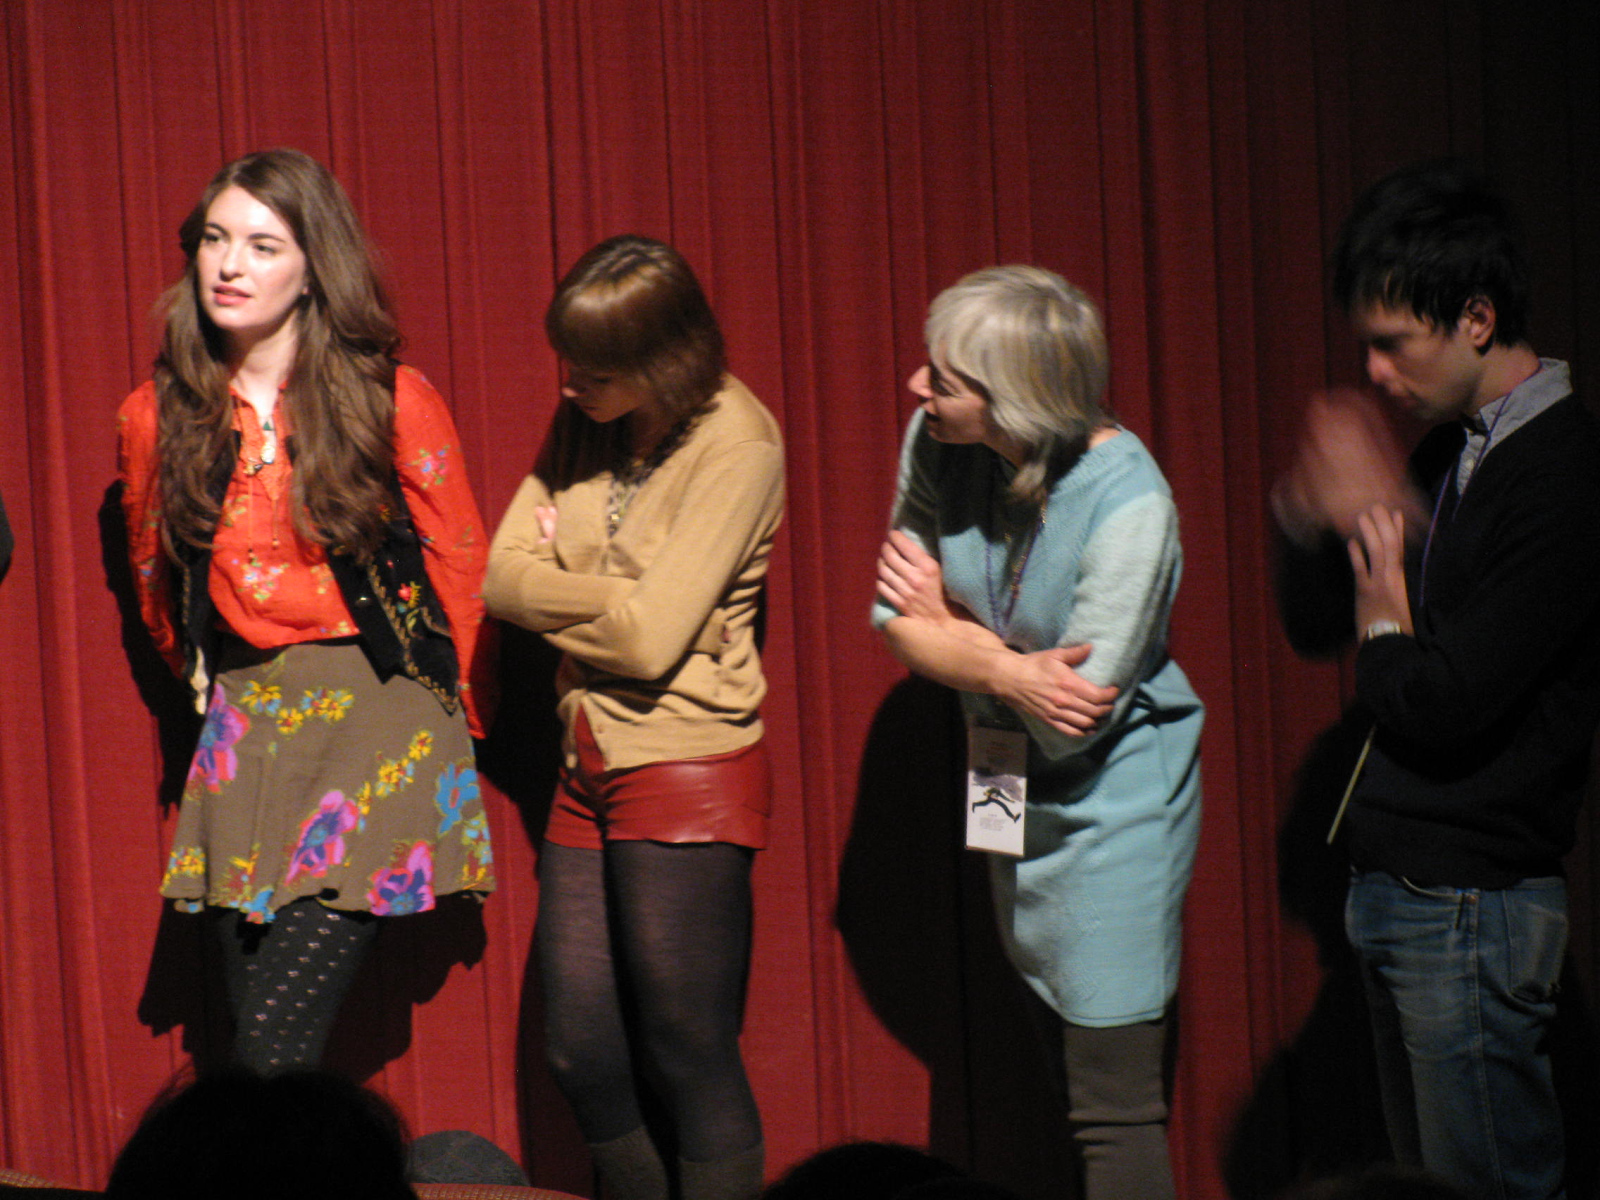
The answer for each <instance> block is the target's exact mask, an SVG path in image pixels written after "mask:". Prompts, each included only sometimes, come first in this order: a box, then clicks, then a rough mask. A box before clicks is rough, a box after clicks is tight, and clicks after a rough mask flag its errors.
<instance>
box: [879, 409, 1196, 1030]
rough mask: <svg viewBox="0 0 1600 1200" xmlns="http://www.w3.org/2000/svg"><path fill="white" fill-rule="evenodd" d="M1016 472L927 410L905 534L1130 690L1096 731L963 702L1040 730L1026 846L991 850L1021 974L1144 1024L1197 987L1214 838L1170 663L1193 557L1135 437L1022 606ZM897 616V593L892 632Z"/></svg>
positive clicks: (984, 613)
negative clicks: (1208, 848) (1003, 519)
mask: <svg viewBox="0 0 1600 1200" xmlns="http://www.w3.org/2000/svg"><path fill="white" fill-rule="evenodd" d="M1011 473H1012V468H1011V466H1010V464H1009V463H1007V462H1006V461H1005V460H1004V459H1002V458H1001V457H1000V456H999V455H997V454H995V453H994V452H993V451H992V450H989V449H988V448H987V447H984V446H948V445H944V444H941V443H940V442H937V441H935V440H934V439H933V438H932V437H931V436H929V435H928V434H927V432H926V431H925V430H924V428H923V417H922V414H921V413H920V412H919V413H918V414H917V415H916V416H915V417H914V418H913V419H912V422H911V425H910V428H909V429H908V430H907V433H906V442H905V449H904V451H903V452H902V455H901V464H900V483H899V491H898V495H897V498H896V501H895V510H894V518H893V523H894V525H895V526H896V527H897V528H899V529H901V530H904V531H905V532H906V533H908V534H910V535H911V536H913V537H915V538H917V539H918V540H919V541H920V542H921V543H922V544H923V546H924V547H925V548H926V549H927V550H928V551H929V552H930V553H932V554H933V555H935V556H936V557H937V558H938V559H939V560H940V563H941V566H942V568H943V572H944V582H945V588H946V590H947V591H948V592H949V594H950V595H951V596H952V597H953V598H954V599H956V600H957V601H959V602H960V603H961V604H962V605H964V606H965V607H966V608H967V609H968V610H970V611H971V612H972V614H973V615H974V616H976V617H977V618H978V619H979V620H981V621H982V622H983V623H984V624H985V625H987V626H988V627H989V628H990V629H993V630H995V631H996V632H997V633H999V634H1001V636H1002V637H1004V638H1005V640H1006V641H1007V643H1008V644H1009V645H1011V646H1013V647H1014V648H1016V649H1019V650H1024V651H1033V650H1043V649H1047V648H1049V647H1051V646H1070V645H1076V644H1078V643H1080V642H1089V643H1091V644H1092V645H1093V647H1094V651H1093V653H1092V654H1091V655H1090V657H1089V659H1088V660H1087V661H1086V662H1085V663H1084V664H1083V665H1082V666H1081V667H1079V668H1078V670H1079V673H1080V674H1082V675H1083V676H1084V677H1085V678H1086V679H1090V680H1092V681H1094V682H1096V683H1102V684H1114V685H1116V686H1117V687H1118V688H1120V689H1121V692H1120V694H1119V696H1118V698H1117V701H1116V705H1115V709H1114V711H1113V713H1112V715H1111V716H1110V717H1109V718H1108V719H1107V720H1106V721H1105V722H1103V723H1102V725H1101V726H1100V727H1099V728H1098V729H1096V730H1095V731H1094V733H1092V734H1090V735H1088V736H1085V737H1070V736H1067V735H1065V734H1062V733H1060V732H1058V731H1057V730H1055V729H1053V728H1050V727H1049V726H1046V725H1044V724H1043V723H1041V722H1038V721H1036V720H1033V719H1031V718H1027V719H1025V718H1022V717H1020V716H1019V715H1018V714H1016V713H1014V712H1012V711H1011V710H1010V709H1009V708H1007V707H1006V706H1005V705H1004V704H1002V703H1001V702H1000V701H998V700H996V699H994V698H993V697H990V696H980V695H973V694H970V693H963V694H962V703H963V705H964V707H965V709H966V711H967V714H968V717H969V719H976V720H979V721H982V722H984V723H987V724H998V725H1003V726H1009V727H1013V728H1025V729H1026V730H1027V733H1028V735H1029V752H1028V815H1027V827H1026V828H1027V835H1026V837H1027V840H1026V853H1025V856H1024V858H1023V859H1022V860H1021V861H1015V860H1012V859H1009V858H1003V857H1000V856H993V857H991V860H990V861H991V878H992V882H993V885H994V898H995V909H996V915H997V917H998V919H999V922H1000V932H1001V935H1002V938H1003V939H1004V941H1005V944H1006V949H1007V951H1008V953H1009V954H1010V956H1011V960H1012V962H1013V963H1014V964H1015V965H1016V967H1017V969H1018V970H1019V971H1021V972H1022V974H1023V976H1024V978H1026V979H1027V981H1028V982H1029V984H1030V985H1032V987H1033V988H1034V990H1035V991H1037V992H1038V993H1039V995H1040V996H1042V997H1043V998H1044V999H1045V1001H1046V1002H1047V1003H1049V1004H1050V1006H1051V1007H1052V1008H1054V1009H1055V1010H1056V1011H1057V1012H1058V1013H1060V1014H1061V1016H1062V1017H1064V1018H1065V1019H1067V1020H1069V1021H1073V1022H1075V1023H1077V1024H1080V1025H1091V1026H1110V1025H1126V1024H1132V1023H1134V1022H1136V1021H1146V1020H1153V1019H1155V1018H1157V1017H1159V1016H1161V1014H1162V1012H1163V1011H1164V1010H1165V1009H1166V1007H1167V1004H1168V1003H1169V1002H1170V1000H1171V999H1172V996H1173V995H1174V993H1175V992H1176V990H1177V984H1178V956H1179V941H1180V932H1181V927H1180V920H1181V915H1182V908H1183V896H1184V891H1185V889H1186V888H1187V887H1188V883H1189V875H1190V872H1191V868H1192V866H1193V862H1194V850H1195V842H1196V839H1197V837H1198V835H1199V817H1200V772H1199V741H1200V727H1201V723H1202V720H1203V710H1202V707H1201V704H1200V701H1199V699H1198V698H1197V697H1196V696H1195V694H1194V692H1193V690H1192V689H1191V688H1190V687H1189V683H1188V680H1187V679H1185V678H1184V675H1183V672H1182V671H1181V670H1180V669H1179V667H1178V665H1177V663H1175V662H1173V661H1172V660H1171V659H1170V658H1169V657H1168V656H1167V618H1168V615H1169V614H1170V612H1171V609H1172V601H1173V597H1174V596H1175V595H1176V593H1177V588H1178V576H1179V574H1180V570H1181V564H1182V551H1181V549H1180V547H1179V544H1178V522H1177V511H1176V509H1175V508H1174V507H1173V504H1172V494H1171V491H1170V489H1169V488H1168V487H1167V482H1166V480H1165V479H1164V478H1163V477H1162V475H1161V470H1160V468H1159V467H1157V466H1156V463H1155V460H1154V459H1153V458H1151V457H1150V454H1149V452H1148V451H1147V450H1146V449H1145V447H1144V445H1143V443H1141V442H1140V441H1139V439H1138V438H1137V437H1135V436H1134V435H1133V434H1132V433H1130V432H1127V431H1123V432H1122V433H1121V434H1119V435H1118V436H1117V437H1114V438H1112V439H1110V440H1109V441H1106V442H1103V443H1101V444H1100V445H1099V446H1096V447H1094V448H1093V449H1091V450H1089V451H1088V452H1087V453H1085V454H1084V456H1083V457H1082V458H1081V459H1080V460H1079V461H1078V463H1077V464H1076V465H1075V466H1074V467H1073V468H1072V470H1071V471H1069V472H1068V473H1067V474H1066V475H1065V476H1064V477H1063V478H1062V479H1061V480H1060V481H1059V482H1058V483H1057V484H1056V486H1055V488H1054V489H1053V490H1052V492H1051V494H1050V498H1049V501H1048V503H1047V504H1046V506H1045V512H1044V522H1043V525H1042V527H1041V528H1040V529H1039V531H1038V533H1037V536H1036V538H1035V540H1034V545H1033V548H1032V551H1031V552H1030V553H1029V554H1028V557H1027V560H1026V564H1025V567H1024V569H1023V571H1022V576H1021V583H1020V587H1019V588H1018V591H1017V595H1016V600H1015V604H1014V605H1013V604H1012V602H1011V579H1012V570H1013V568H1014V566H1015V564H1014V562H1013V561H1012V558H1011V556H1012V555H1013V554H1015V553H1017V552H1018V547H1019V546H1020V545H1022V544H1023V543H1025V542H1026V540H1027V539H1026V538H1025V537H1013V538H1011V539H1009V540H1008V539H1007V538H1005V537H1004V536H1002V535H1000V534H998V533H995V532H994V531H993V524H994V522H993V521H992V514H993V512H994V511H995V506H996V504H997V501H998V498H999V497H1000V496H1001V495H1002V493H1003V492H1004V489H1005V487H1006V485H1007V484H1008V483H1009V482H1010V478H1011ZM895 615H896V612H895V610H894V609H893V608H892V607H891V606H889V605H888V604H886V603H884V602H882V601H880V602H879V603H878V604H877V605H876V606H875V607H874V609H873V621H874V623H875V624H876V625H878V626H880V627H881V626H882V625H883V624H884V623H885V622H886V621H888V620H889V619H890V618H892V617H893V616H895Z"/></svg>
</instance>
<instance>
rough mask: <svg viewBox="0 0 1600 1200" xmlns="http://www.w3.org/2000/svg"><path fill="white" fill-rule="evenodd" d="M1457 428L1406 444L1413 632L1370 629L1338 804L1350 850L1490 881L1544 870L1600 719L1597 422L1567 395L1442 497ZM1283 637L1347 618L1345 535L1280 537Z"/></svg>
mask: <svg viewBox="0 0 1600 1200" xmlns="http://www.w3.org/2000/svg"><path fill="white" fill-rule="evenodd" d="M1463 438H1464V431H1463V430H1462V428H1461V426H1460V425H1457V424H1451V425H1447V426H1441V427H1439V428H1438V429H1435V430H1433V431H1432V432H1431V433H1429V434H1428V436H1427V437H1425V438H1424V439H1423V441H1422V443H1421V444H1420V445H1419V446H1418V447H1417V450H1416V453H1415V454H1413V455H1412V460H1411V462H1412V469H1413V471H1414V472H1415V474H1416V476H1417V479H1418V481H1419V482H1420V483H1421V485H1422V486H1423V488H1424V489H1425V492H1426V494H1427V495H1429V496H1437V495H1438V489H1439V488H1440V487H1441V486H1442V487H1444V488H1446V491H1445V494H1444V496H1443V500H1442V503H1441V504H1440V506H1439V513H1438V519H1437V525H1436V528H1435V530H1434V534H1433V541H1432V549H1431V550H1430V552H1429V554H1428V562H1427V578H1426V581H1423V580H1422V579H1421V578H1420V569H1421V566H1422V563H1421V547H1420V546H1418V547H1416V548H1415V549H1414V550H1413V552H1412V553H1411V555H1410V560H1409V561H1408V563H1407V584H1408V589H1409V594H1410V599H1411V609H1412V620H1413V623H1414V625H1415V627H1416V636H1415V637H1414V638H1412V637H1404V636H1400V635H1389V636H1383V637H1377V638H1373V639H1372V640H1371V641H1369V642H1367V643H1366V644H1365V645H1363V646H1362V647H1361V649H1360V651H1359V653H1358V654H1357V656H1356V678H1355V683H1356V698H1357V701H1358V703H1359V704H1360V706H1362V707H1363V708H1364V709H1365V710H1366V715H1367V716H1369V717H1370V719H1371V721H1372V722H1373V723H1374V724H1375V726H1376V729H1377V733H1376V736H1375V738H1374V740H1373V746H1372V751H1371V754H1370V756H1369V757H1368V759H1367V764H1366V769H1365V771H1364V772H1363V774H1362V777H1361V780H1360V782H1359V783H1358V784H1357V787H1356V790H1355V794H1354V796H1353V797H1352V800H1351V805H1350V809H1349V812H1348V813H1347V814H1346V816H1345V822H1344V829H1345V840H1346V845H1347V848H1348V850H1349V854H1350V857H1351V860H1352V861H1353V862H1354V863H1355V864H1356V865H1357V866H1358V867H1361V868H1364V869H1376V870H1383V871H1388V872H1390V873H1392V874H1396V875H1403V876H1405V877H1407V878H1408V879H1411V880H1412V881H1414V882H1416V883H1424V884H1442V885H1449V886H1455V887H1505V886H1508V885H1510V884H1512V883H1515V882H1516V881H1518V880H1519V879H1525V878H1529V877H1532V876H1537V875H1557V874H1560V873H1561V857H1562V855H1564V854H1565V853H1566V852H1567V851H1568V850H1569V849H1571V847H1572V842H1573V835H1574V825H1575V821H1576V815H1577V809H1578V803H1579V800H1580V798H1581V794H1582V790H1583V783H1584V778H1585V774H1586V770H1587V767H1588V762H1589V751H1590V747H1591V744H1592V742H1593V740H1594V734H1595V728H1596V725H1597V723H1600V430H1597V427H1596V423H1595V421H1594V419H1593V418H1592V417H1591V416H1590V414H1589V413H1588V412H1587V411H1586V410H1585V409H1584V408H1583V406H1582V405H1581V404H1580V403H1579V402H1578V400H1577V399H1576V398H1575V397H1572V396H1568V397H1567V398H1566V399H1564V400H1561V401H1558V402H1557V403H1556V404H1554V405H1552V406H1551V407H1550V408H1548V409H1546V410H1545V411H1544V412H1543V413H1541V414H1539V415H1538V416H1537V417H1535V418H1534V419H1533V420H1531V421H1529V422H1528V423H1527V424H1526V425H1523V426H1522V427H1521V428H1519V429H1517V430H1516V431H1515V432H1513V433H1511V434H1510V435H1509V436H1507V437H1506V438H1505V439H1504V440H1503V441H1501V442H1500V443H1498V444H1497V445H1496V446H1494V448H1493V449H1492V450H1491V451H1490V452H1489V453H1488V455H1487V456H1485V458H1484V459H1483V461H1482V462H1481V463H1480V464H1479V465H1478V467H1477V469H1476V471H1475V472H1474V474H1473V477H1472V479H1471V480H1470V481H1469V484H1468V486H1467V488H1466V491H1465V494H1464V495H1462V496H1460V497H1459V506H1458V503H1457V501H1458V496H1457V492H1456V487H1455V480H1454V474H1455V472H1454V467H1455V463H1456V458H1457V455H1458V453H1459V451H1460V449H1461V445H1462V441H1463ZM1282 568H1283V570H1282V575H1281V578H1280V583H1281V585H1282V591H1281V596H1282V599H1283V602H1284V617H1285V622H1286V624H1287V626H1288V628H1289V632H1290V639H1291V641H1293V642H1294V643H1295V645H1296V647H1297V648H1298V649H1301V650H1305V651H1315V650H1326V649H1329V648H1331V647H1332V646H1334V645H1337V644H1339V643H1340V642H1342V641H1345V640H1348V638H1349V636H1350V634H1351V633H1352V632H1353V616H1352V612H1353V606H1354V605H1353V586H1354V585H1353V582H1352V579H1351V573H1350V566H1349V559H1348V557H1347V555H1346V553H1345V550H1344V547H1343V546H1342V545H1339V544H1337V543H1336V542H1335V540H1334V539H1332V538H1330V539H1329V540H1328V543H1327V544H1325V545H1324V546H1323V547H1321V548H1319V550H1318V551H1317V552H1315V553H1307V552H1304V551H1297V550H1295V549H1293V548H1289V547H1286V548H1285V554H1284V559H1283V562H1282Z"/></svg>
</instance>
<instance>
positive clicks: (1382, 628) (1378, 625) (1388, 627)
mask: <svg viewBox="0 0 1600 1200" xmlns="http://www.w3.org/2000/svg"><path fill="white" fill-rule="evenodd" d="M1404 632H1405V630H1404V629H1403V628H1401V626H1400V622H1399V621H1374V622H1373V623H1372V624H1370V625H1368V626H1367V627H1366V628H1365V629H1363V630H1362V631H1361V640H1362V641H1363V642H1370V641H1371V640H1372V639H1373V638H1375V637H1382V636H1383V635H1384V634H1386V633H1404Z"/></svg>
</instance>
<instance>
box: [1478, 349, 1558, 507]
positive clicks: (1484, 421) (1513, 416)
mask: <svg viewBox="0 0 1600 1200" xmlns="http://www.w3.org/2000/svg"><path fill="white" fill-rule="evenodd" d="M1571 394H1572V375H1571V372H1570V371H1568V369H1567V364H1566V363H1564V362H1562V361H1561V360H1560V359H1555V358H1541V359H1540V360H1539V369H1538V370H1537V371H1535V372H1534V373H1533V374H1532V375H1530V376H1528V377H1527V378H1526V379H1524V380H1523V381H1522V382H1521V383H1519V384H1518V385H1517V386H1516V387H1514V388H1512V389H1511V390H1510V391H1509V392H1507V393H1506V394H1505V395H1504V396H1501V397H1500V399H1498V400H1491V401H1490V402H1489V403H1488V404H1485V405H1484V406H1483V407H1482V408H1480V409H1479V410H1478V411H1477V412H1476V413H1474V414H1473V415H1472V416H1470V417H1463V418H1462V419H1461V423H1462V424H1463V425H1464V426H1466V429H1467V444H1466V445H1465V446H1463V447H1461V457H1460V459H1459V460H1457V463H1456V492H1457V494H1460V493H1461V492H1464V491H1466V489H1467V481H1468V480H1469V479H1471V478H1472V472H1473V471H1474V470H1475V469H1476V468H1477V466H1478V464H1479V463H1480V462H1482V461H1483V456H1484V455H1485V454H1487V453H1489V451H1490V450H1492V449H1494V448H1495V447H1496V446H1498V445H1499V444H1500V443H1501V442H1503V441H1505V440H1506V438H1508V437H1510V436H1511V435H1512V434H1513V433H1515V432H1516V431H1517V430H1519V429H1521V428H1522V427H1523V426H1524V425H1526V424H1527V423H1528V422H1529V421H1531V420H1533V419H1534V418H1535V417H1537V416H1538V415H1539V414H1540V413H1542V412H1543V411H1544V410H1545V409H1547V408H1549V407H1550V406H1551V405H1552V404H1554V403H1555V402H1556V401H1557V400H1564V399H1566V398H1567V397H1568V396H1569V395H1571Z"/></svg>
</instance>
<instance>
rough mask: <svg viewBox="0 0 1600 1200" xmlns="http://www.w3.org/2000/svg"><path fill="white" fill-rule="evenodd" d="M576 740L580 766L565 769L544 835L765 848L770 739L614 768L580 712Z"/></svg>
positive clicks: (583, 845)
mask: <svg viewBox="0 0 1600 1200" xmlns="http://www.w3.org/2000/svg"><path fill="white" fill-rule="evenodd" d="M572 737H573V742H574V743H575V745H576V748H577V752H578V765H577V767H576V768H575V769H569V768H567V767H563V768H562V769H561V777H560V779H559V781H558V782H557V784H556V797H555V802H554V803H553V804H552V805H551V806H550V823H549V824H548V825H547V826H545V833H544V835H545V837H546V838H548V839H549V840H550V841H552V842H554V843H555V844H556V845H558V846H570V847H572V848H573V849H575V850H598V849H600V848H601V846H602V844H603V843H605V842H607V841H630V842H732V843H733V844H734V845H735V846H748V847H750V848H751V849H752V850H761V849H763V848H765V846H766V844H767V817H768V815H769V814H770V813H771V811H772V763H771V761H770V760H769V759H768V757H767V748H766V745H765V744H764V743H762V742H757V743H756V744H755V745H753V746H745V747H743V748H742V749H739V750H734V751H732V752H730V753H728V754H711V755H707V756H706V757H704V758H684V759H679V760H677V761H675V762H661V763H646V764H645V765H644V766H642V767H630V768H625V769H623V770H617V771H607V770H606V769H605V760H604V759H603V758H602V757H601V755H600V747H599V746H598V745H597V744H596V743H595V740H594V732H593V731H592V730H591V729H590V728H589V721H588V718H587V717H586V716H585V715H584V713H583V711H582V710H581V709H580V710H579V712H578V718H577V721H576V723H575V725H574V727H573V730H572Z"/></svg>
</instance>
